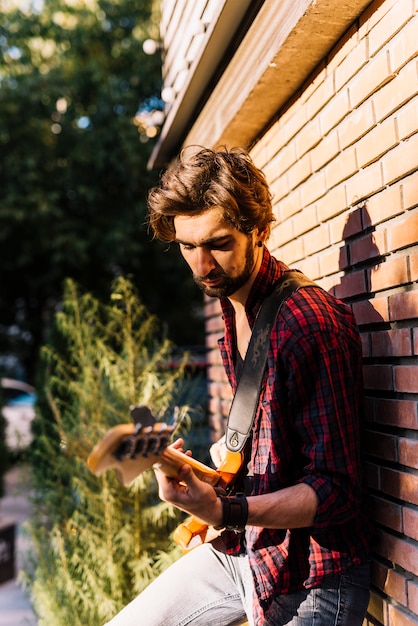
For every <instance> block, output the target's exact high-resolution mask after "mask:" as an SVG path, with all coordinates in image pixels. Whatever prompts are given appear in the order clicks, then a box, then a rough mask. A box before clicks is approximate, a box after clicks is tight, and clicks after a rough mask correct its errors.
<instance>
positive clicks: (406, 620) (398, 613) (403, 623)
mask: <svg viewBox="0 0 418 626" xmlns="http://www.w3.org/2000/svg"><path fill="white" fill-rule="evenodd" d="M388 611H389V613H388V617H389V622H388V626H389V625H390V626H417V621H416V619H415V618H414V617H413V616H411V615H407V614H406V613H404V611H403V610H402V608H401V607H397V606H393V605H392V604H389V605H388Z"/></svg>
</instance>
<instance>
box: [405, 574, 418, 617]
mask: <svg viewBox="0 0 418 626" xmlns="http://www.w3.org/2000/svg"><path fill="white" fill-rule="evenodd" d="M407 593H408V608H409V609H411V611H413V613H415V614H416V615H418V584H417V583H415V582H414V581H412V580H408V581H407Z"/></svg>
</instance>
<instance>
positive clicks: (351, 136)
mask: <svg viewBox="0 0 418 626" xmlns="http://www.w3.org/2000/svg"><path fill="white" fill-rule="evenodd" d="M373 126H375V119H374V112H373V106H372V103H371V101H370V100H367V101H366V102H363V104H361V105H360V106H359V107H358V108H357V109H354V111H351V112H350V113H349V114H348V115H347V117H346V118H344V119H343V120H342V122H341V124H339V126H338V129H337V130H338V138H339V144H340V148H341V150H344V149H345V148H347V147H348V146H351V145H352V144H354V143H355V142H356V141H358V140H359V139H360V138H361V137H363V136H364V135H365V134H366V133H368V131H369V130H371V128H373Z"/></svg>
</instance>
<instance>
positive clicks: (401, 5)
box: [368, 2, 416, 56]
mask: <svg viewBox="0 0 418 626" xmlns="http://www.w3.org/2000/svg"><path fill="white" fill-rule="evenodd" d="M410 17H411V5H410V3H409V2H397V3H395V4H394V5H393V7H392V8H391V9H390V10H389V11H388V12H387V13H386V15H385V16H384V17H383V18H382V19H381V20H380V21H379V22H378V23H377V24H376V25H375V26H374V28H372V29H371V31H370V33H369V37H368V40H369V53H370V56H374V55H375V54H376V52H377V51H378V50H380V48H382V47H383V46H384V45H385V44H386V43H387V42H388V41H390V40H391V39H393V36H394V34H395V33H397V32H399V30H400V29H401V28H402V27H403V26H404V25H405V23H406V22H407V21H408V20H409V19H410ZM404 30H405V29H403V30H402V34H403V32H404ZM415 42H416V40H415Z"/></svg>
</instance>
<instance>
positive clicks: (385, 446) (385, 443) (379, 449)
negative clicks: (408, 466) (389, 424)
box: [366, 431, 398, 461]
mask: <svg viewBox="0 0 418 626" xmlns="http://www.w3.org/2000/svg"><path fill="white" fill-rule="evenodd" d="M366 451H367V454H369V455H371V456H373V457H377V458H380V459H385V461H397V460H398V440H397V438H396V437H394V436H393V435H386V434H385V433H379V432H376V431H367V433H366Z"/></svg>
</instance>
